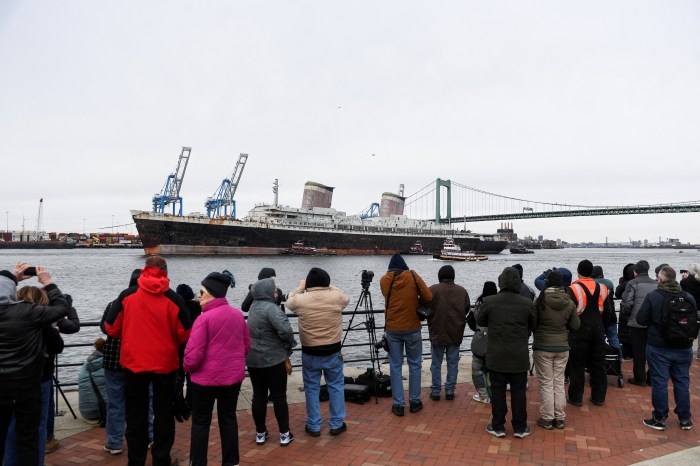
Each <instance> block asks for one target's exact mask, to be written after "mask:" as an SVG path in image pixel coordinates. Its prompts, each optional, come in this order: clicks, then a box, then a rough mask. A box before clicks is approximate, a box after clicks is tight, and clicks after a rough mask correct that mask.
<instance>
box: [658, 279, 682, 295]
mask: <svg viewBox="0 0 700 466" xmlns="http://www.w3.org/2000/svg"><path fill="white" fill-rule="evenodd" d="M659 289H660V290H662V291H667V292H669V293H673V294H680V292H681V286H680V285H679V284H678V282H677V281H675V280H664V281H662V282H661V283H659Z"/></svg>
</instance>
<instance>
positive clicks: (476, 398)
mask: <svg viewBox="0 0 700 466" xmlns="http://www.w3.org/2000/svg"><path fill="white" fill-rule="evenodd" d="M472 400H474V401H478V402H479V403H485V404H489V403H491V398H489V397H488V396H487V397H486V398H482V397H481V395H479V394H478V393H475V394H474V396H473V397H472Z"/></svg>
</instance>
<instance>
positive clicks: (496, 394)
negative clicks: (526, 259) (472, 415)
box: [477, 267, 537, 438]
mask: <svg viewBox="0 0 700 466" xmlns="http://www.w3.org/2000/svg"><path fill="white" fill-rule="evenodd" d="M498 287H499V288H500V291H499V293H498V294H497V295H495V296H489V297H487V298H485V299H484V302H483V304H482V310H481V312H480V313H479V316H478V318H477V324H478V325H479V326H480V327H488V329H489V330H488V335H489V336H488V341H487V344H486V368H487V369H488V370H489V378H490V382H491V414H492V421H491V423H490V424H488V425H487V426H486V431H487V432H488V433H490V434H491V435H494V436H496V437H505V435H506V430H505V423H506V413H507V412H508V407H507V405H506V385H508V384H510V407H511V410H512V411H513V420H512V425H513V430H514V431H515V433H514V435H515V437H516V438H525V437H527V436H528V435H530V434H531V430H530V428H529V427H528V426H527V395H526V390H527V371H528V369H529V368H530V350H529V348H528V340H529V338H530V332H531V331H532V330H534V328H535V327H536V326H537V315H536V313H535V306H534V304H533V302H532V300H530V299H527V298H524V297H522V296H520V294H519V293H520V287H521V280H520V274H519V273H518V271H517V270H516V269H514V268H513V267H506V268H505V269H503V272H502V273H501V275H500V276H499V277H498Z"/></svg>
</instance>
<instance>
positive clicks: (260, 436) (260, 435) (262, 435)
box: [255, 431, 282, 445]
mask: <svg viewBox="0 0 700 466" xmlns="http://www.w3.org/2000/svg"><path fill="white" fill-rule="evenodd" d="M281 435H282V434H280V437H281ZM269 436H270V433H269V432H268V431H265V432H256V433H255V443H257V444H258V445H262V444H263V443H265V440H267V438H268V437H269Z"/></svg>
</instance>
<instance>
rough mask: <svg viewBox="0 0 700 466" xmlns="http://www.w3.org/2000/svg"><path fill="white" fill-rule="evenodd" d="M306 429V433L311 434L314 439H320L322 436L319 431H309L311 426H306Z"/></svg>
mask: <svg viewBox="0 0 700 466" xmlns="http://www.w3.org/2000/svg"><path fill="white" fill-rule="evenodd" d="M304 429H305V430H306V433H307V434H309V435H310V436H312V437H318V436H320V435H321V432H320V431H318V430H311V429H309V426H305V427H304Z"/></svg>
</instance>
